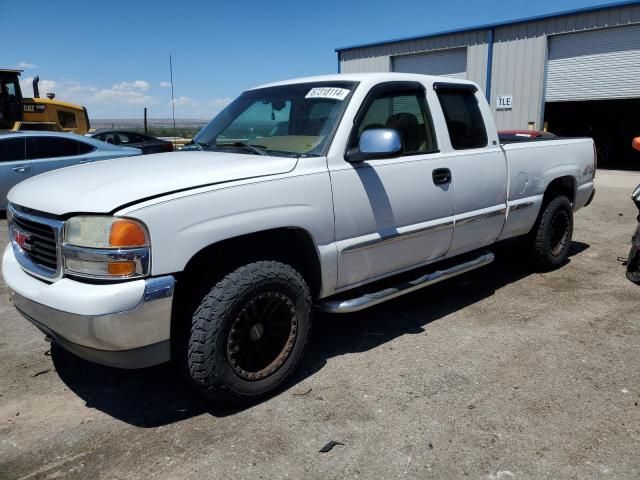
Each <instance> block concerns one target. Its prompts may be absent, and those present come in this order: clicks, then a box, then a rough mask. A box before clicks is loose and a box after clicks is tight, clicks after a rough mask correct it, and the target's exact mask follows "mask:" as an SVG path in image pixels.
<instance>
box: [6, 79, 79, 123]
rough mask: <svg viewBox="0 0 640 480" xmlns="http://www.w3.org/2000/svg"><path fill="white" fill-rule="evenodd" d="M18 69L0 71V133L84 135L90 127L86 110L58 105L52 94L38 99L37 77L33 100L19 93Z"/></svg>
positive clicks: (61, 103) (70, 105) (73, 106)
mask: <svg viewBox="0 0 640 480" xmlns="http://www.w3.org/2000/svg"><path fill="white" fill-rule="evenodd" d="M21 73H22V70H9V69H0V130H2V129H5V130H48V131H55V132H75V133H80V134H83V133H87V132H88V131H89V129H90V128H91V125H90V123H89V115H88V114H87V109H86V108H85V107H82V106H80V105H76V104H73V103H68V102H61V101H60V100H57V99H56V98H55V94H54V93H52V92H51V93H47V94H46V98H40V89H39V88H38V82H39V81H40V79H39V77H37V76H36V77H35V78H34V79H33V98H24V97H23V96H22V91H21V90H20V80H19V77H20V74H21Z"/></svg>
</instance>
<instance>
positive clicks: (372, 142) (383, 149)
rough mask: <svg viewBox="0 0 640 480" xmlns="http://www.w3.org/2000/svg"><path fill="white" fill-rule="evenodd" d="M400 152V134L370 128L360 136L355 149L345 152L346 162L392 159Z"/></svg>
mask: <svg viewBox="0 0 640 480" xmlns="http://www.w3.org/2000/svg"><path fill="white" fill-rule="evenodd" d="M401 152H402V139H401V138H400V134H399V133H398V132H397V131H396V130H394V129H392V128H372V129H370V130H365V131H364V132H362V135H360V143H359V145H358V148H357V149H352V150H351V151H349V152H347V161H348V162H362V161H364V160H370V159H376V158H385V157H392V156H394V155H397V154H399V153H401Z"/></svg>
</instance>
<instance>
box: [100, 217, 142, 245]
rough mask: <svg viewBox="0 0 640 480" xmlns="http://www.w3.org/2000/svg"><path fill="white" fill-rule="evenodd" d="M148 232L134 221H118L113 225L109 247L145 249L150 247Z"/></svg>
mask: <svg viewBox="0 0 640 480" xmlns="http://www.w3.org/2000/svg"><path fill="white" fill-rule="evenodd" d="M148 243H149V242H148V240H147V232H145V230H144V227H142V226H141V225H140V224H139V223H137V222H134V221H132V220H126V219H122V220H116V221H115V222H113V224H112V225H111V232H110V234H109V245H110V246H112V247H144V246H146V245H148Z"/></svg>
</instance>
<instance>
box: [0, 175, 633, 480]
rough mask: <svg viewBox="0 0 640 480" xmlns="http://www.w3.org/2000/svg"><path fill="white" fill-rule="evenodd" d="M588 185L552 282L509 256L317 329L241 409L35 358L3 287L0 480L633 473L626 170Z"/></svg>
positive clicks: (509, 251) (38, 341)
mask: <svg viewBox="0 0 640 480" xmlns="http://www.w3.org/2000/svg"><path fill="white" fill-rule="evenodd" d="M596 180H597V182H596V183H597V188H598V193H597V195H596V198H595V201H594V204H593V205H592V206H590V207H589V208H587V209H584V210H582V211H581V212H579V213H578V214H577V215H576V225H575V235H574V244H573V248H572V256H571V259H570V262H569V263H568V264H567V265H566V266H564V267H563V268H561V269H560V270H557V271H555V272H552V273H546V274H533V273H531V272H530V271H528V270H527V269H526V268H525V267H523V266H521V264H520V263H519V261H518V255H517V251H516V250H515V249H514V247H513V245H504V246H502V247H500V248H499V249H498V250H497V254H498V255H497V257H498V258H497V261H496V262H495V263H494V264H493V265H491V266H489V267H486V268H485V269H482V270H478V271H476V272H474V273H472V274H469V275H467V276H464V277H459V278H457V279H455V280H452V281H450V282H448V283H444V284H440V285H437V286H434V287H432V288H428V289H425V290H423V291H421V292H417V293H415V294H412V295H409V296H407V297H404V298H401V299H398V300H396V301H393V302H390V303H388V304H385V305H382V306H379V307H377V308H373V309H371V310H369V311H365V312H362V313H360V314H353V315H345V316H319V317H317V319H316V324H315V333H314V339H313V343H312V346H311V351H310V352H309V355H308V356H307V357H306V359H305V362H304V365H303V367H302V369H301V371H300V373H299V374H298V375H297V376H296V378H295V379H294V380H293V381H291V382H290V383H289V385H288V386H287V388H286V389H285V390H283V391H282V392H281V393H279V394H278V395H276V396H275V397H273V398H272V399H270V400H268V401H265V402H263V403H261V404H259V405H256V406H254V407H251V408H248V409H245V410H242V411H238V412H232V413H230V412H221V411H215V410H212V409H211V408H210V407H209V406H208V405H207V404H206V403H205V402H203V401H202V400H201V399H200V398H199V397H198V396H197V395H195V394H194V393H193V392H192V391H191V390H190V389H189V388H188V387H186V386H185V385H184V384H183V383H182V382H181V381H180V380H179V379H178V378H177V376H176V375H175V374H174V373H173V372H172V371H171V369H170V368H168V367H166V366H160V367H155V368H152V369H146V370H141V371H121V370H116V369H111V368H106V367H101V366H97V365H93V364H90V363H88V362H85V361H82V360H79V359H77V358H75V357H73V356H72V355H70V354H67V353H65V352H64V351H62V350H60V349H59V348H56V347H55V346H54V347H53V348H52V349H50V347H51V345H49V344H48V343H45V342H44V341H43V335H42V334H41V333H39V332H38V331H37V330H36V329H35V328H34V327H32V326H31V325H30V324H28V323H27V322H26V321H25V320H23V319H22V318H21V317H19V315H18V314H17V313H16V312H15V311H14V310H13V308H12V306H11V304H10V303H9V301H8V295H7V292H6V287H4V285H3V286H2V287H1V288H2V291H1V292H0V298H2V301H1V302H0V478H2V479H8V478H12V479H17V478H19V479H37V478H92V479H101V478H105V479H121V478H131V479H138V478H151V477H154V478H162V479H164V478H167V479H169V478H181V479H188V478H218V479H225V478H269V479H271V478H321V479H332V478H336V479H338V478H355V477H359V478H402V477H408V478H420V479H426V478H434V479H455V478H465V477H466V478H473V479H475V478H481V479H493V480H497V479H502V480H509V479H525V478H553V479H558V478H563V479H564V478H581V479H582V478H584V479H586V478H593V479H596V478H597V479H601V478H634V479H637V478H640V406H638V403H639V402H640V374H639V368H638V367H639V366H640V359H639V355H638V351H639V348H640V319H639V317H638V315H637V314H634V312H637V305H638V301H639V300H640V287H637V286H635V285H633V284H631V283H630V282H629V281H627V280H626V278H625V275H624V267H623V266H622V264H621V262H620V261H618V257H622V256H626V254H627V252H628V250H629V239H630V236H631V234H632V232H633V230H634V228H635V225H636V219H635V217H636V211H635V207H634V206H633V203H632V202H631V201H630V199H629V195H630V193H631V191H632V189H633V187H634V186H635V185H636V183H638V182H639V181H640V175H638V174H636V173H623V172H612V171H601V172H599V173H598V176H597V178H596ZM3 223H4V222H3ZM0 235H1V240H2V243H3V244H4V241H5V238H6V225H4V224H3V226H2V230H1V232H0ZM331 440H335V441H339V442H342V443H344V445H337V446H335V447H334V448H333V449H332V450H331V451H329V452H327V453H320V452H319V450H320V449H321V448H322V447H323V446H324V445H325V444H326V443H327V442H329V441H331Z"/></svg>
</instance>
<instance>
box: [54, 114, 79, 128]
mask: <svg viewBox="0 0 640 480" xmlns="http://www.w3.org/2000/svg"><path fill="white" fill-rule="evenodd" d="M58 123H60V126H61V127H62V128H77V127H78V121H77V120H76V115H75V113H71V112H65V111H64V110H59V111H58Z"/></svg>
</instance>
